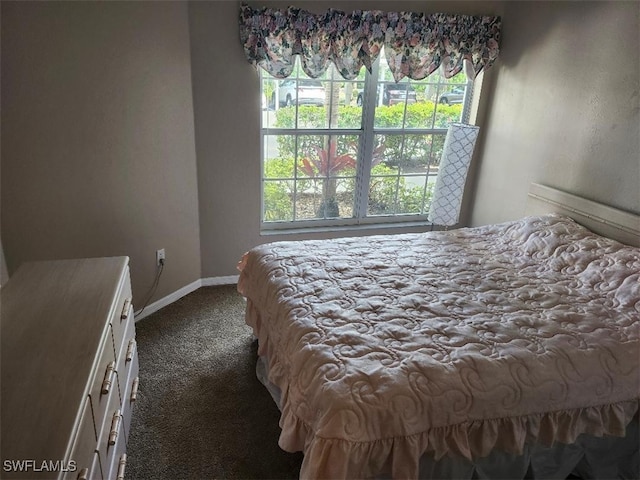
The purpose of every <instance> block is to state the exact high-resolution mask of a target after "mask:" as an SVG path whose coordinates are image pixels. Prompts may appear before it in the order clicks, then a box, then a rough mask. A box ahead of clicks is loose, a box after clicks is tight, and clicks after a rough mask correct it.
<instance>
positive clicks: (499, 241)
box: [238, 215, 640, 478]
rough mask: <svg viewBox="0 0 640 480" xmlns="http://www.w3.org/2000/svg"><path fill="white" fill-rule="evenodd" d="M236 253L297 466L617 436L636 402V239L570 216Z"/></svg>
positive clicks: (401, 467)
mask: <svg viewBox="0 0 640 480" xmlns="http://www.w3.org/2000/svg"><path fill="white" fill-rule="evenodd" d="M239 269H240V271H241V274H240V280H239V283H238V289H239V291H240V292H241V293H242V294H243V295H244V296H245V297H246V298H247V300H248V306H247V317H246V318H247V323H248V324H249V325H250V326H251V327H252V328H253V329H254V333H255V335H256V336H257V337H258V341H259V351H258V353H259V354H260V355H263V356H264V357H265V358H267V359H268V362H269V367H270V368H269V380H270V381H271V382H273V383H274V384H275V385H277V386H278V387H279V388H280V390H281V392H282V405H281V408H282V417H281V422H280V424H281V425H280V426H281V428H282V433H281V437H280V441H279V443H280V446H281V447H282V448H283V449H284V450H287V451H303V452H304V461H303V466H302V471H301V477H302V478H356V477H359V478H361V477H370V476H374V475H377V474H379V473H380V472H385V471H386V472H388V473H391V474H392V475H393V476H394V477H395V478H411V477H413V478H415V477H417V475H418V459H419V458H420V456H421V455H422V454H423V453H425V452H430V453H431V454H433V455H434V456H435V458H441V457H442V456H443V455H462V456H464V457H466V458H469V459H472V458H477V457H482V456H486V455H487V454H488V453H489V452H490V451H491V450H492V449H494V448H499V449H502V450H504V451H508V452H513V453H520V452H521V451H522V449H523V446H524V445H525V443H527V442H538V443H541V444H545V445H549V444H552V443H554V442H563V443H571V442H573V441H574V440H575V439H576V438H577V436H578V435H580V434H581V433H589V434H592V435H598V436H601V435H605V434H607V435H616V436H623V435H624V432H625V427H626V426H627V424H628V423H629V422H630V421H631V419H632V418H633V416H634V415H635V414H636V412H637V410H638V399H639V396H640V367H639V364H640V362H639V357H640V340H639V333H640V249H638V248H633V247H629V246H625V245H623V244H620V243H618V242H616V241H613V240H610V239H607V238H604V237H600V236H597V235H595V234H593V233H591V232H589V231H588V230H586V229H584V228H583V227H581V226H580V225H578V224H577V223H575V222H573V221H572V220H571V219H569V218H566V217H562V216H558V215H548V216H540V217H527V218H524V219H522V220H519V221H515V222H509V223H504V224H498V225H491V226H486V227H478V228H466V229H459V230H453V231H447V232H429V233H422V234H403V235H387V236H385V235H377V236H368V237H359V238H341V239H335V240H322V241H296V242H277V243H271V244H266V245H261V246H258V247H256V248H254V249H252V250H251V251H249V252H248V253H247V254H245V255H244V257H243V258H242V260H241V262H240V264H239Z"/></svg>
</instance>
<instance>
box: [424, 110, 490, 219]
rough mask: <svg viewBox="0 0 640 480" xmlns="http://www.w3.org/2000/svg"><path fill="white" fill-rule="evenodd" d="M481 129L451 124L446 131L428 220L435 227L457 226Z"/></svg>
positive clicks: (473, 126)
mask: <svg viewBox="0 0 640 480" xmlns="http://www.w3.org/2000/svg"><path fill="white" fill-rule="evenodd" d="M479 130H480V128H479V127H477V126H475V125H467V124H464V123H452V124H450V125H449V129H448V130H447V137H446V138H445V141H444V149H443V151H442V157H441V159H440V168H439V169H438V176H437V178H436V186H435V188H434V190H433V197H432V199H431V206H430V207H429V215H428V217H427V218H428V219H429V221H430V222H431V223H433V224H436V225H445V226H451V225H455V224H456V223H458V219H459V218H460V207H461V206H462V194H463V192H464V184H465V182H466V180H467V172H468V171H469V164H470V163H471V156H472V155H473V148H474V147H475V144H476V139H477V138H478V131H479Z"/></svg>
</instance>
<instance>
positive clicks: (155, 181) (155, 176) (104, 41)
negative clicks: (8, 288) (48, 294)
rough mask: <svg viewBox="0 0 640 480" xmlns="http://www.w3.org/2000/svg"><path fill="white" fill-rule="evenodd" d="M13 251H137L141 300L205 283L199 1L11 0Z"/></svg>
mask: <svg viewBox="0 0 640 480" xmlns="http://www.w3.org/2000/svg"><path fill="white" fill-rule="evenodd" d="M1 8H2V59H1V61H2V100H3V104H2V175H1V180H2V189H1V191H2V212H1V213H2V218H1V220H2V246H3V247H4V253H5V256H6V260H7V264H8V267H9V272H10V273H12V272H13V271H15V269H16V268H17V267H18V266H19V265H20V264H21V263H22V262H24V261H27V260H44V259H61V258H78V257H94V256H95V257H98V256H113V255H127V256H129V257H131V276H132V283H133V291H134V296H135V298H134V301H135V303H136V305H137V306H142V305H140V304H141V303H142V301H143V299H144V298H145V296H146V294H147V292H148V291H149V288H150V287H151V285H152V284H153V280H154V276H155V271H156V266H155V250H156V249H159V248H165V249H166V254H167V264H166V268H165V272H164V274H163V278H162V281H161V283H160V286H159V288H158V292H157V295H156V298H159V297H163V296H165V295H167V294H169V293H171V292H173V291H175V290H178V289H179V288H181V287H183V286H184V285H185V284H188V283H190V282H192V281H194V280H196V279H199V278H200V242H199V224H198V201H197V180H196V175H197V172H196V160H195V141H194V124H193V103H192V92H191V65H190V50H189V24H188V14H187V4H186V3H183V2H58V1H51V2H6V1H3V2H1Z"/></svg>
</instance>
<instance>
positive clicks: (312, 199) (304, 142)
mask: <svg viewBox="0 0 640 480" xmlns="http://www.w3.org/2000/svg"><path fill="white" fill-rule="evenodd" d="M357 149H358V136H357V135H300V136H299V137H298V162H297V175H298V178H299V180H298V183H299V184H300V188H298V197H297V199H296V200H297V202H296V205H297V207H296V209H297V216H299V217H300V218H337V217H351V216H352V215H353V199H354V190H355V175H356V166H357V160H356V159H357ZM303 183H304V186H302V184H303ZM310 215H313V216H311V217H310Z"/></svg>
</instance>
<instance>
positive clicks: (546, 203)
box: [527, 183, 640, 247]
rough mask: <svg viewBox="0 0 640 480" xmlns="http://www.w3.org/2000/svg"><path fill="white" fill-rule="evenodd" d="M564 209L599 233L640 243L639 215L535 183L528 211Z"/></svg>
mask: <svg viewBox="0 0 640 480" xmlns="http://www.w3.org/2000/svg"><path fill="white" fill-rule="evenodd" d="M545 213H561V214H564V215H567V216H568V217H571V218H573V219H574V220H575V221H576V222H578V223H579V224H581V225H583V226H585V227H587V228H588V229H589V230H591V231H592V232H595V233H597V234H599V235H602V236H605V237H609V238H613V239H615V240H618V241H620V242H622V243H626V244H627V245H633V246H635V247H640V215H637V214H634V213H631V212H626V211H624V210H619V209H617V208H614V207H610V206H608V205H604V204H602V203H598V202H594V201H593V200H588V199H586V198H582V197H578V196H577V195H572V194H570V193H567V192H563V191H562V190H557V189H555V188H551V187H547V186H545V185H540V184H538V183H532V184H531V187H530V189H529V196H528V198H527V215H542V214H545Z"/></svg>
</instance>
